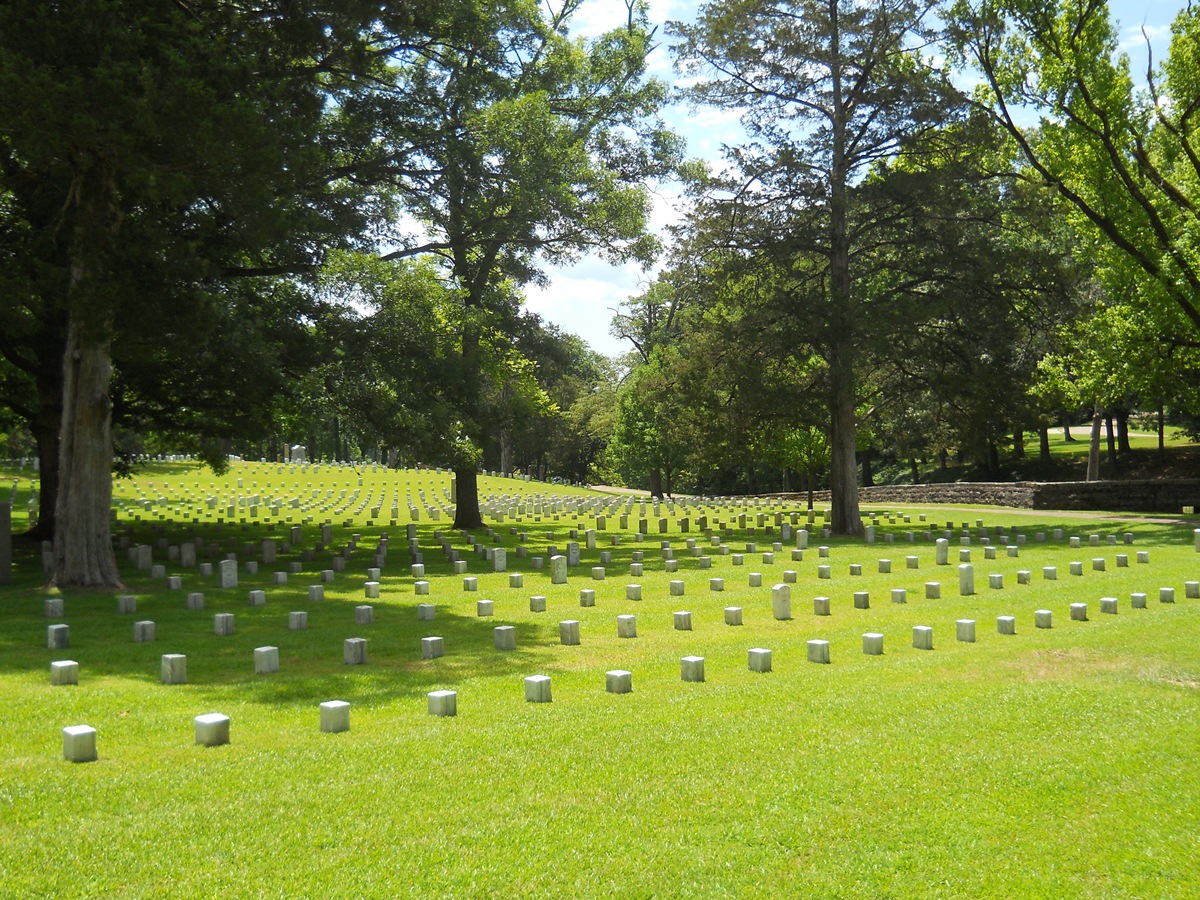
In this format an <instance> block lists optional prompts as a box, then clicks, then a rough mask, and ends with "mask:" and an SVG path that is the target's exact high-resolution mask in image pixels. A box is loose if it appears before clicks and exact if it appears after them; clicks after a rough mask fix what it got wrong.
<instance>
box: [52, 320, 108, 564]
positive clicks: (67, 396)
mask: <svg viewBox="0 0 1200 900" xmlns="http://www.w3.org/2000/svg"><path fill="white" fill-rule="evenodd" d="M80 318H81V317H80V316H79V315H78V314H77V313H76V312H75V311H74V309H73V311H72V316H71V323H70V328H69V331H68V334H67V350H66V354H65V356H64V358H63V417H62V432H61V439H60V445H59V465H58V476H59V483H58V502H57V504H56V515H57V527H56V528H55V533H54V570H53V572H52V573H51V579H50V580H51V584H54V585H56V586H58V587H63V586H66V585H76V586H80V587H106V588H120V587H122V585H121V578H120V573H119V572H118V571H117V561H116V557H115V556H114V555H113V549H112V534H111V531H110V525H109V516H110V515H111V511H112V455H113V450H112V403H111V401H110V399H109V394H108V390H109V381H110V379H111V377H112V361H111V357H110V346H111V341H110V340H109V338H108V337H107V336H104V337H97V335H96V334H95V333H94V332H92V331H91V329H88V328H85V327H84V325H83V323H82V322H81V321H80Z"/></svg>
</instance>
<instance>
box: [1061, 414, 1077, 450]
mask: <svg viewBox="0 0 1200 900" xmlns="http://www.w3.org/2000/svg"><path fill="white" fill-rule="evenodd" d="M1062 430H1063V440H1064V441H1066V442H1067V443H1068V444H1073V443H1075V438H1073V437H1071V420H1070V419H1069V418H1067V411H1066V410H1065V409H1064V410H1063V412H1062Z"/></svg>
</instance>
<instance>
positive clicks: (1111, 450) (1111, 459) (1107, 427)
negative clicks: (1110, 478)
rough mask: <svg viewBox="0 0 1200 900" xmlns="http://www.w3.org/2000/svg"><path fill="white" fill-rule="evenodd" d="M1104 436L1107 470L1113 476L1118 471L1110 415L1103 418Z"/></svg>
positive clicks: (1115, 443)
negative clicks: (1106, 443)
mask: <svg viewBox="0 0 1200 900" xmlns="http://www.w3.org/2000/svg"><path fill="white" fill-rule="evenodd" d="M1104 434H1105V437H1106V438H1107V439H1108V470H1109V472H1110V473H1111V474H1113V475H1115V474H1116V472H1117V469H1118V462H1117V438H1116V435H1115V434H1114V433H1113V417H1112V416H1111V415H1106V416H1105V417H1104Z"/></svg>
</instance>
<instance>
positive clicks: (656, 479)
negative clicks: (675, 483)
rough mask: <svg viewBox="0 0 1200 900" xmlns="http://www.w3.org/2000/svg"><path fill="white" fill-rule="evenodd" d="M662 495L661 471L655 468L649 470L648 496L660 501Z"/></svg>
mask: <svg viewBox="0 0 1200 900" xmlns="http://www.w3.org/2000/svg"><path fill="white" fill-rule="evenodd" d="M662 495H663V477H662V469H660V468H659V467H658V466H655V467H654V468H652V469H651V470H650V496H651V497H653V498H654V499H656V500H661V499H662Z"/></svg>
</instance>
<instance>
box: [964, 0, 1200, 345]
mask: <svg viewBox="0 0 1200 900" xmlns="http://www.w3.org/2000/svg"><path fill="white" fill-rule="evenodd" d="M953 19H954V23H955V24H954V31H955V34H956V40H957V46H958V52H959V53H960V55H961V57H962V58H963V59H964V60H965V61H966V62H967V63H968V64H969V65H971V66H973V67H974V68H976V69H977V70H978V71H979V72H981V73H982V75H983V78H984V84H983V85H982V86H981V89H980V91H979V93H978V94H977V99H976V102H977V103H978V104H979V106H980V107H981V108H983V109H986V110H987V111H988V112H989V113H990V114H991V115H992V116H993V117H994V118H995V120H996V121H997V122H999V123H1000V124H1001V125H1002V126H1003V127H1004V128H1005V129H1007V130H1008V132H1009V133H1010V134H1011V135H1012V136H1013V138H1014V139H1015V140H1016V141H1017V142H1018V143H1019V144H1020V146H1021V148H1022V151H1023V153H1024V155H1025V157H1026V159H1027V161H1028V163H1029V165H1030V166H1031V167H1032V169H1033V170H1034V173H1035V175H1034V177H1035V178H1037V179H1039V180H1041V181H1042V182H1044V183H1045V184H1047V185H1049V186H1051V187H1052V188H1053V189H1054V190H1055V191H1056V192H1057V193H1058V194H1059V196H1060V197H1062V198H1063V200H1064V201H1065V202H1066V203H1067V204H1068V205H1069V206H1070V208H1071V209H1072V210H1073V211H1074V213H1075V216H1076V218H1077V220H1078V222H1079V223H1080V225H1081V226H1083V227H1084V228H1085V229H1086V230H1087V232H1088V233H1089V234H1090V235H1091V236H1092V237H1093V238H1094V239H1095V240H1096V242H1097V247H1098V249H1100V251H1101V252H1102V253H1104V254H1107V255H1108V256H1110V257H1114V258H1116V259H1121V260H1124V262H1125V264H1127V265H1132V266H1134V267H1135V268H1136V269H1137V270H1139V271H1140V272H1141V273H1142V274H1143V276H1144V277H1145V278H1147V279H1148V280H1149V281H1152V282H1154V283H1156V284H1157V286H1158V291H1155V292H1151V295H1153V294H1158V298H1159V299H1161V300H1162V301H1165V302H1167V303H1169V304H1173V305H1174V306H1175V308H1176V310H1177V311H1178V312H1179V313H1181V314H1182V315H1183V316H1185V317H1186V319H1187V320H1188V322H1189V328H1190V330H1192V331H1193V332H1194V331H1195V330H1196V329H1200V307H1197V305H1196V299H1195V298H1196V295H1197V293H1200V256H1197V254H1196V241H1195V237H1194V235H1195V233H1196V227H1197V218H1196V208H1197V207H1196V204H1197V198H1198V196H1200V195H1198V194H1197V191H1198V190H1200V181H1198V180H1197V175H1198V173H1200V156H1198V155H1197V153H1196V150H1195V145H1194V142H1195V139H1196V134H1197V131H1196V128H1197V123H1196V117H1195V115H1194V109H1195V99H1196V96H1197V94H1196V80H1195V74H1194V68H1193V67H1192V66H1191V65H1190V63H1191V62H1192V61H1193V60H1194V58H1195V54H1196V52H1197V51H1196V46H1197V40H1198V39H1200V24H1198V23H1200V10H1197V9H1196V8H1194V7H1192V6H1190V5H1189V6H1188V7H1187V8H1186V9H1183V10H1181V11H1180V13H1179V15H1178V16H1177V18H1176V20H1175V24H1174V26H1173V29H1172V34H1173V38H1172V43H1171V51H1170V57H1169V58H1168V60H1167V61H1166V62H1165V63H1164V65H1163V67H1162V69H1161V70H1160V71H1159V72H1157V73H1156V72H1153V71H1151V72H1150V73H1149V76H1150V89H1149V92H1148V93H1147V94H1146V95H1145V96H1141V95H1135V93H1134V89H1133V82H1132V78H1131V76H1130V72H1129V60H1128V58H1127V57H1126V56H1125V55H1124V54H1123V53H1118V39H1117V34H1116V30H1115V28H1114V26H1113V24H1112V22H1111V21H1110V18H1109V13H1108V6H1107V4H1106V3H1083V4H1081V3H1076V2H1074V0H1062V2H1055V3H1044V2H1029V0H1012V2H1007V0H982V2H974V0H962V2H959V3H957V4H956V5H955V7H954V15H953ZM1021 108H1026V109H1030V110H1033V111H1035V112H1036V113H1037V114H1038V115H1040V117H1041V118H1040V122H1039V126H1038V128H1037V129H1036V130H1029V129H1025V128H1023V127H1021V125H1020V124H1019V123H1018V119H1017V112H1016V111H1017V110H1018V109H1021ZM1193 338H1194V335H1193Z"/></svg>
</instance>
